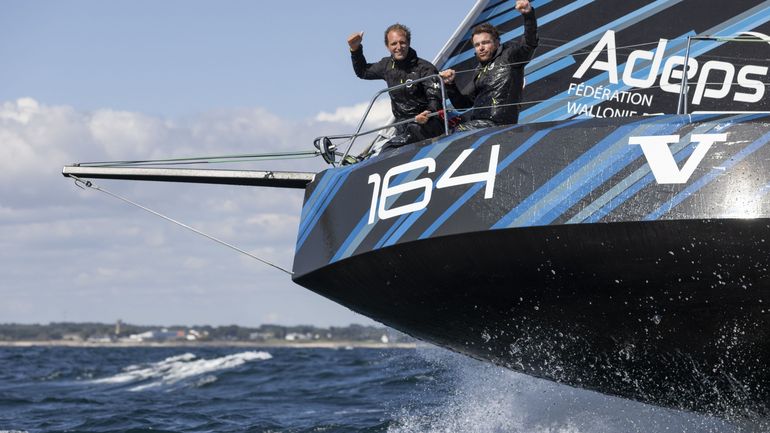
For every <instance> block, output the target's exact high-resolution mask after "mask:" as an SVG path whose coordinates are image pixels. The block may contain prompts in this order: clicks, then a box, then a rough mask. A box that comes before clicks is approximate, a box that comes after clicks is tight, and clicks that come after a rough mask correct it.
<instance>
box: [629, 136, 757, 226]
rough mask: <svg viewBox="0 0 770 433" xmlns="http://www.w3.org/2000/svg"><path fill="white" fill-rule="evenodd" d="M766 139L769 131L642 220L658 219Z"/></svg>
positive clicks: (747, 154) (749, 153) (743, 157)
mask: <svg viewBox="0 0 770 433" xmlns="http://www.w3.org/2000/svg"><path fill="white" fill-rule="evenodd" d="M768 141H770V132H768V133H766V134H764V135H762V136H761V137H759V139H757V140H756V141H754V142H753V143H751V144H750V145H748V146H746V147H745V148H744V149H743V150H741V151H740V152H738V153H736V154H735V155H734V156H733V157H732V158H730V159H729V160H728V161H726V162H725V164H723V165H722V168H723V169H717V168H714V169H712V170H711V171H710V172H709V173H707V174H705V175H703V176H702V177H701V178H700V179H698V180H696V181H695V182H693V183H692V184H690V185H689V186H687V188H685V189H683V190H682V191H680V192H679V193H678V194H676V195H675V196H674V197H672V198H671V199H670V200H668V201H666V202H665V203H663V204H662V205H661V206H660V207H658V208H657V209H656V210H654V211H653V212H650V213H649V214H648V215H647V216H645V217H644V220H645V221H654V220H657V219H660V217H662V216H663V215H665V214H666V213H668V212H669V211H671V210H672V209H673V208H675V207H676V206H677V205H679V203H681V202H683V201H684V200H686V199H687V198H688V197H690V196H691V195H692V194H694V193H696V192H697V191H698V190H699V189H701V188H703V187H704V186H706V185H708V184H709V183H711V182H712V181H714V180H715V179H716V178H718V177H719V176H722V175H724V174H725V173H726V172H727V171H728V170H730V169H731V168H732V167H734V166H735V165H736V164H738V163H739V162H741V161H743V160H744V159H745V158H746V157H747V156H749V155H751V154H752V153H754V152H756V151H757V150H759V149H760V148H762V146H764V145H765V144H767V142H768Z"/></svg>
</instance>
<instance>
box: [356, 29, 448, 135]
mask: <svg viewBox="0 0 770 433" xmlns="http://www.w3.org/2000/svg"><path fill="white" fill-rule="evenodd" d="M363 36H364V33H363V32H359V33H353V34H352V35H350V37H348V45H349V47H350V57H351V59H352V61H353V70H354V71H355V73H356V75H357V76H358V78H362V79H364V80H377V79H383V80H385V82H386V83H387V84H388V87H393V86H396V85H399V84H403V83H407V82H409V81H413V80H417V79H419V78H423V77H427V76H429V75H435V74H436V73H438V71H437V70H436V67H435V66H433V64H432V63H430V62H428V61H427V60H423V59H421V58H419V57H417V52H415V51H414V50H413V49H412V48H410V47H409V44H410V42H411V33H410V32H409V29H408V28H407V27H406V26H403V25H401V24H393V25H392V26H390V27H388V28H387V29H386V30H385V47H386V48H387V49H388V51H389V52H390V56H388V57H383V58H382V59H381V60H380V61H379V62H377V63H367V62H366V58H365V57H364V49H363V46H362V45H361V41H362V40H363ZM441 102H442V101H441V88H440V84H439V82H438V79H436V80H425V81H421V82H419V83H416V84H413V85H409V86H404V87H400V88H398V89H395V90H391V91H390V106H391V110H392V112H393V116H394V117H395V118H396V122H399V121H402V120H407V119H413V120H414V123H406V124H403V125H399V126H397V127H396V133H395V134H394V136H393V137H392V138H391V139H390V140H389V141H388V142H387V143H386V144H385V145H384V146H383V148H382V150H386V149H391V148H395V147H398V146H403V145H404V144H408V143H414V142H417V141H421V140H425V139H427V138H432V137H436V136H438V135H441V134H442V133H443V132H444V124H443V123H442V122H441V120H439V118H438V117H437V116H433V117H428V115H429V114H430V113H431V112H436V111H438V110H439V109H441V107H442V103H441Z"/></svg>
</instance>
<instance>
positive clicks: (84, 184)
mask: <svg viewBox="0 0 770 433" xmlns="http://www.w3.org/2000/svg"><path fill="white" fill-rule="evenodd" d="M69 176H70V177H71V178H73V179H75V185H76V186H77V187H79V188H83V189H85V188H91V189H95V190H97V191H100V192H103V193H105V194H107V195H109V196H111V197H114V198H116V199H118V200H122V201H124V202H126V203H128V204H130V205H133V206H136V207H138V208H140V209H143V210H145V211H147V212H149V213H151V214H154V215H156V216H159V217H161V218H163V219H165V220H167V221H170V222H172V223H174V224H177V225H179V226H182V227H184V228H186V229H188V230H191V231H193V232H195V233H197V234H199V235H201V236H203V237H205V238H208V239H210V240H212V241H214V242H217V243H219V244H221V245H224V246H226V247H228V248H230V249H233V250H235V251H238V252H239V253H241V254H245V255H247V256H249V257H251V258H252V259H255V260H258V261H260V262H262V263H264V264H266V265H269V266H272V267H274V268H276V269H278V270H281V271H283V272H285V273H287V274H289V275H294V272H292V271H288V270H286V269H284V268H282V267H280V266H278V265H276V264H273V263H270V262H268V261H267V260H264V259H261V258H259V257H257V256H255V255H253V254H251V253H249V252H248V251H244V250H242V249H240V248H238V247H236V246H235V245H232V244H229V243H227V242H225V241H223V240H221V239H218V238H215V237H214V236H211V235H209V234H206V233H203V232H202V231H200V230H198V229H196V228H194V227H190V226H188V225H187V224H185V223H183V222H180V221H177V220H175V219H173V218H171V217H168V216H166V215H163V214H162V213H159V212H156V211H154V210H152V209H150V208H147V207H145V206H142V205H140V204H139V203H136V202H133V201H131V200H129V199H127V198H125V197H121V196H120V195H118V194H115V193H112V192H110V191H107V190H106V189H104V188H101V187H99V186H98V185H95V184H94V183H92V182H91V181H89V180H83V179H81V178H79V177H77V176H73V175H71V174H70V175H69Z"/></svg>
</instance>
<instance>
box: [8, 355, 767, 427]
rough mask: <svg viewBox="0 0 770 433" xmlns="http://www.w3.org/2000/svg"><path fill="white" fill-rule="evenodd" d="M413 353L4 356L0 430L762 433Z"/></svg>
mask: <svg viewBox="0 0 770 433" xmlns="http://www.w3.org/2000/svg"><path fill="white" fill-rule="evenodd" d="M767 426H768V424H767V422H766V420H761V419H759V420H742V421H726V420H722V419H719V418H715V417H709V416H705V415H702V414H693V413H686V412H680V411H675V410H670V409H664V408H659V407H655V406H649V405H645V404H641V403H638V402H633V401H628V400H624V399H619V398H614V397H609V396H605V395H601V394H598V393H594V392H590V391H585V390H578V389H574V388H571V387H567V386H563V385H558V384H554V383H551V382H548V381H545V380H540V379H535V378H531V377H528V376H524V375H521V374H517V373H515V372H512V371H509V370H506V369H502V368H499V367H495V366H493V365H490V364H487V363H482V362H479V361H475V360H472V359H469V358H467V357H464V356H461V355H457V354H454V353H451V352H448V351H446V350H443V349H438V348H432V347H425V348H418V349H361V348H347V349H309V348H308V349H293V348H270V349H251V348H242V347H238V348H236V347H232V348H198V347H186V348H157V347H156V348H150V347H147V348H144V347H133V348H107V347H102V348H69V347H32V348H19V347H4V348H0V432H3V433H5V432H132V433H138V432H393V433H407V432H409V433H411V432H429V433H430V432H437V433H438V432H528V433H529V432H533V433H557V432H559V433H578V432H585V433H625V432H629V433H631V432H639V433H656V432H666V433H672V432H698V433H700V432H728V433H730V432H761V431H767V430H766V429H767Z"/></svg>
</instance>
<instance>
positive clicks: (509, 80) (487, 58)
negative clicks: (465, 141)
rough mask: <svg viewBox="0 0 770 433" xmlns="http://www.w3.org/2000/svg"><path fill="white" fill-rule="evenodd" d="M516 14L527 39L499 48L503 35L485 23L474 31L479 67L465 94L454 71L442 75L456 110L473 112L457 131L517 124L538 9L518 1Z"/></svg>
mask: <svg viewBox="0 0 770 433" xmlns="http://www.w3.org/2000/svg"><path fill="white" fill-rule="evenodd" d="M516 10H518V11H519V12H521V14H522V16H523V17H524V37H523V38H522V40H521V41H509V42H506V43H505V44H504V45H502V46H500V33H499V32H498V31H497V29H496V28H495V27H494V26H492V25H491V24H488V23H485V24H481V25H479V26H477V27H476V28H474V29H473V34H472V36H471V41H472V42H473V47H474V49H475V50H476V59H478V61H479V65H478V66H476V69H475V70H474V72H475V76H474V78H473V80H472V81H471V82H470V84H469V85H468V87H466V88H465V90H463V91H460V90H459V89H458V88H457V85H456V84H455V81H454V80H455V71H454V70H452V69H447V70H445V71H441V77H442V78H443V80H444V83H445V84H446V90H447V95H448V96H449V99H450V100H451V101H452V105H454V107H455V108H458V109H463V108H471V107H472V108H473V109H472V110H471V111H470V112H468V113H466V114H464V115H463V121H462V123H460V125H459V126H458V127H457V130H459V131H464V130H469V129H476V128H484V127H488V126H496V125H504V124H512V123H517V122H518V121H519V106H518V105H519V104H518V103H519V102H520V101H521V92H522V90H523V88H524V66H525V65H526V64H527V63H528V62H529V60H530V59H532V56H533V55H534V53H535V48H537V43H538V40H537V21H536V19H535V9H534V8H532V5H530V4H529V0H517V1H516Z"/></svg>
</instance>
